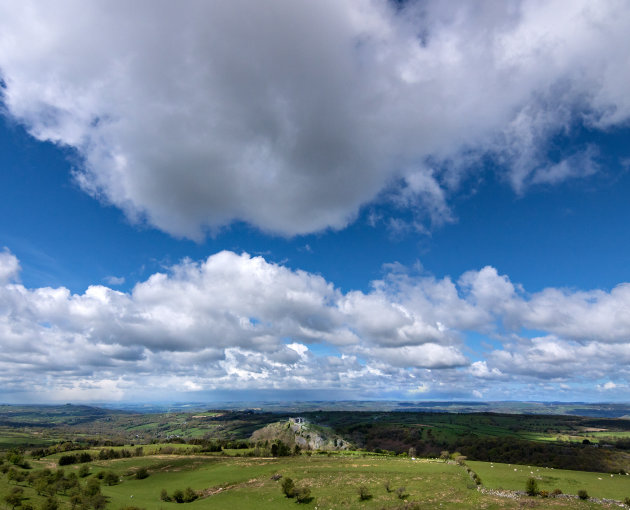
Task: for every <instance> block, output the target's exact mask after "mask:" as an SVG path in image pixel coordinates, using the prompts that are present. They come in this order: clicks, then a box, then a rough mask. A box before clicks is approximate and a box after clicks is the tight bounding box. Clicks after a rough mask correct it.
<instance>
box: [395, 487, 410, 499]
mask: <svg viewBox="0 0 630 510" xmlns="http://www.w3.org/2000/svg"><path fill="white" fill-rule="evenodd" d="M396 496H398V499H405V498H406V497H407V496H409V494H407V489H406V488H405V487H398V489H396Z"/></svg>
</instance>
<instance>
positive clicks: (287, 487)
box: [282, 478, 295, 498]
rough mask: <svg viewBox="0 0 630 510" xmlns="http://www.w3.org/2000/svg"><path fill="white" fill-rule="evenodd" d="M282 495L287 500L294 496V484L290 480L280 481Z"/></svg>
mask: <svg viewBox="0 0 630 510" xmlns="http://www.w3.org/2000/svg"><path fill="white" fill-rule="evenodd" d="M282 493H283V494H284V495H285V496H286V497H287V498H292V497H294V496H295V484H294V483H293V480H292V479H291V478H285V479H284V480H282Z"/></svg>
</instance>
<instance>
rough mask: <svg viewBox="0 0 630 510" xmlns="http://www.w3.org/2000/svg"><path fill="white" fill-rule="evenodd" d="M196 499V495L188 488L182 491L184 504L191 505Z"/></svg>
mask: <svg viewBox="0 0 630 510" xmlns="http://www.w3.org/2000/svg"><path fill="white" fill-rule="evenodd" d="M198 497H199V496H198V495H197V493H196V492H195V491H194V490H193V489H191V488H190V487H186V490H184V503H192V502H193V501H195V500H196V499H197V498H198Z"/></svg>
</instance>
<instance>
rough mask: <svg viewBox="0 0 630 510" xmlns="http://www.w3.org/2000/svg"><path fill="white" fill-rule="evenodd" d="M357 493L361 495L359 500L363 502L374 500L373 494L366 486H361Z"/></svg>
mask: <svg viewBox="0 0 630 510" xmlns="http://www.w3.org/2000/svg"><path fill="white" fill-rule="evenodd" d="M357 492H358V493H359V499H360V500H361V501H366V500H368V499H371V498H372V494H371V493H370V489H368V488H367V487H366V486H365V485H359V488H358V489H357Z"/></svg>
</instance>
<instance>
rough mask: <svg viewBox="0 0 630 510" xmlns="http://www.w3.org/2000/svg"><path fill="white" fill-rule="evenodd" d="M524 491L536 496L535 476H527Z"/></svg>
mask: <svg viewBox="0 0 630 510" xmlns="http://www.w3.org/2000/svg"><path fill="white" fill-rule="evenodd" d="M525 492H526V493H527V495H528V496H537V495H538V482H537V481H536V479H535V478H531V477H530V478H528V479H527V483H526V484H525Z"/></svg>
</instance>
